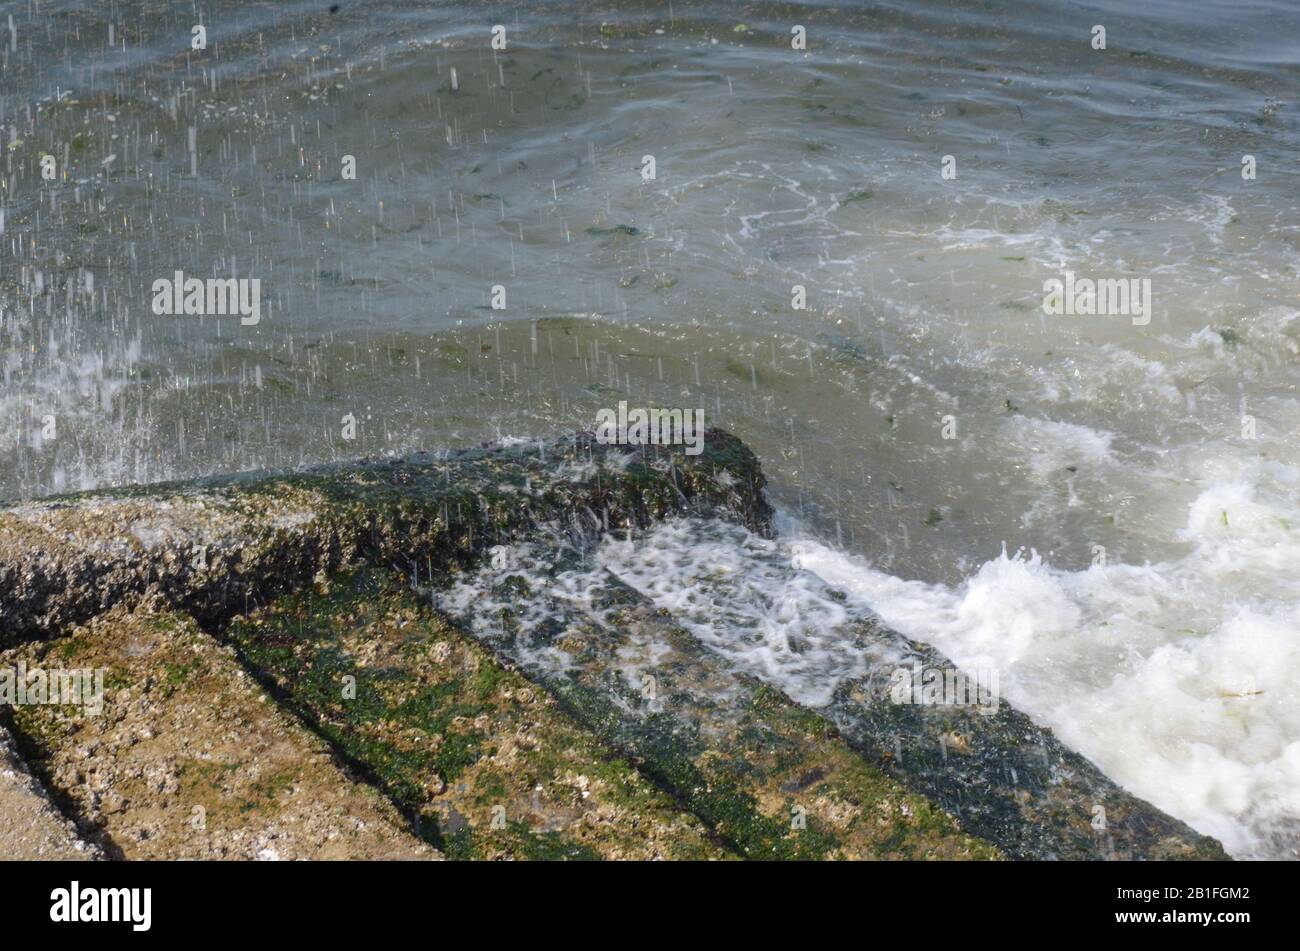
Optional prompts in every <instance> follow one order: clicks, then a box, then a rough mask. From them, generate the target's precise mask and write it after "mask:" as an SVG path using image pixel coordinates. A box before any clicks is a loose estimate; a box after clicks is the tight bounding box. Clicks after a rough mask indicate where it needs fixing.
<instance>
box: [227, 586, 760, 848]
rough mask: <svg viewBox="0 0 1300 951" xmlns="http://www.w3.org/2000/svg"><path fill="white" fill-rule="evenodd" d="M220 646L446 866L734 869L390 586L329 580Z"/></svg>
mask: <svg viewBox="0 0 1300 951" xmlns="http://www.w3.org/2000/svg"><path fill="white" fill-rule="evenodd" d="M226 637H227V638H229V640H230V641H231V642H232V643H233V644H235V645H237V646H238V648H239V650H240V652H241V654H242V655H243V656H244V657H245V659H246V660H247V661H248V662H249V663H250V664H251V665H252V666H253V667H254V669H258V670H261V671H264V672H265V673H266V674H267V675H268V676H269V677H270V678H271V680H272V682H273V683H274V684H275V686H276V688H278V691H279V692H280V693H281V694H282V695H283V696H285V697H286V699H287V701H288V703H289V704H290V705H291V706H292V707H293V708H294V709H295V710H297V711H298V712H299V713H300V714H301V715H302V716H303V717H304V719H305V720H307V721H308V722H310V723H312V724H313V725H314V726H315V727H316V729H317V730H319V731H320V732H321V733H322V734H323V735H324V736H326V737H328V738H329V739H330V740H331V741H332V742H333V743H334V744H335V746H336V747H337V748H339V749H341V750H342V751H344V753H345V754H346V755H347V756H348V757H349V758H350V759H352V760H353V761H355V762H357V763H358V764H360V765H361V766H362V767H363V768H364V769H365V770H366V771H367V772H368V773H369V774H370V775H372V776H373V777H374V778H375V782H376V784H377V785H378V786H379V788H381V789H383V790H384V791H385V792H386V793H387V794H388V795H389V796H390V797H391V798H392V799H393V801H394V802H396V803H397V804H398V805H399V806H400V807H401V808H402V809H403V810H404V811H406V812H407V813H408V814H409V815H412V816H414V817H415V818H416V827H417V828H419V829H420V830H421V832H422V834H424V835H425V837H426V838H428V839H429V840H430V841H431V842H434V843H436V844H437V845H438V846H439V847H440V848H442V849H444V850H445V851H446V852H447V854H448V855H449V856H451V857H453V858H479V859H500V858H519V859H532V858H560V859H586V858H600V859H692V860H700V859H725V858H736V857H738V856H736V855H735V854H734V853H733V852H731V851H729V850H727V849H725V848H723V847H722V846H720V845H719V844H717V843H716V842H715V841H714V840H713V839H712V837H711V836H710V834H709V831H708V830H707V829H706V828H705V827H704V825H703V823H701V822H700V820H699V819H697V818H696V817H695V816H693V815H691V814H690V813H689V812H686V811H684V810H682V809H681V808H680V807H679V805H678V804H677V803H676V802H674V801H673V799H672V798H671V797H670V796H668V795H666V794H665V793H663V792H662V791H660V790H659V789H657V788H656V787H655V786H654V785H653V784H652V783H651V782H650V781H649V780H648V779H647V778H646V777H645V776H643V775H642V774H641V773H640V772H638V771H637V770H636V768H635V767H634V766H633V765H632V764H631V763H629V762H628V761H627V760H626V759H625V758H623V757H621V756H618V755H616V754H615V753H614V752H613V751H611V750H610V749H609V748H608V747H606V746H605V745H604V744H603V743H601V742H600V741H599V740H598V739H596V737H594V736H593V735H592V734H591V733H589V732H587V731H585V730H584V729H582V727H581V726H579V725H578V724H577V723H576V722H574V720H573V719H572V718H570V717H569V716H567V715H566V714H565V713H564V712H563V711H561V710H560V708H559V705H558V704H557V703H556V701H555V700H554V698H552V697H551V696H550V695H549V694H547V693H546V691H544V690H541V689H539V688H538V687H536V686H535V685H533V684H531V683H530V682H529V681H527V680H525V679H524V678H523V677H522V676H520V675H519V674H518V673H516V672H515V671H513V670H510V669H507V668H506V667H504V666H502V665H501V664H499V663H498V662H497V661H496V660H494V659H493V658H492V656H491V655H490V654H489V652H488V651H486V650H485V649H484V648H483V647H482V646H481V645H480V644H479V643H478V642H477V641H475V640H474V639H473V638H471V637H467V636H466V635H465V634H463V633H461V632H459V631H457V630H455V629H453V628H451V627H449V626H448V625H447V624H446V623H445V622H444V621H442V620H441V619H440V618H438V617H437V616H435V614H434V613H433V612H432V611H431V610H430V609H429V608H428V606H427V605H426V604H424V603H422V602H421V600H420V599H418V598H416V597H415V596H413V595H412V594H411V593H410V591H409V590H407V589H405V588H404V587H403V586H401V585H400V584H399V583H398V579H397V578H395V577H394V576H392V575H391V574H390V573H389V572H386V571H382V570H366V571H363V572H358V573H354V574H352V575H346V576H335V577H333V578H331V579H329V581H327V582H324V583H322V584H320V585H317V586H315V587H314V589H312V590H309V591H304V592H301V593H299V594H296V595H289V596H286V597H284V598H281V599H280V600H278V601H277V602H276V603H275V604H274V605H272V606H270V607H268V608H265V609H263V610H261V611H257V612H254V613H253V614H251V615H248V616H246V617H239V618H236V619H235V620H234V621H233V622H232V623H231V625H230V627H229V628H228V629H227V631H226Z"/></svg>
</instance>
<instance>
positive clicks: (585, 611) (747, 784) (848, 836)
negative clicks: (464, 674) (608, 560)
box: [433, 536, 999, 859]
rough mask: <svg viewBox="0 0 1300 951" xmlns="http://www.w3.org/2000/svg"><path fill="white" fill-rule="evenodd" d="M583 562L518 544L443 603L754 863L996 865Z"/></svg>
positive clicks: (824, 729)
mask: <svg viewBox="0 0 1300 951" xmlns="http://www.w3.org/2000/svg"><path fill="white" fill-rule="evenodd" d="M585 553H586V549H585V547H584V546H577V547H569V546H568V545H567V542H566V540H565V539H564V538H561V537H559V536H556V537H553V538H552V539H550V540H549V541H547V542H541V541H536V540H535V541H531V542H527V543H523V544H522V545H519V546H515V547H513V548H511V549H510V550H509V551H508V552H506V553H504V554H502V553H498V554H499V555H501V557H498V558H496V559H495V562H496V563H495V564H492V563H489V564H485V565H483V566H481V567H479V568H478V569H476V570H474V571H471V572H467V573H465V574H464V575H462V576H460V577H459V578H458V579H457V580H456V582H455V584H454V585H452V586H451V587H450V588H447V589H443V590H440V591H435V592H433V598H434V600H435V603H436V604H437V605H438V606H439V607H440V608H441V609H443V610H444V611H446V612H447V613H448V614H449V615H451V616H453V617H455V618H457V619H458V621H459V623H461V624H462V625H464V627H465V628H466V629H467V630H468V631H470V632H471V633H473V635H474V636H475V637H476V638H478V639H479V640H481V641H482V642H483V643H485V644H487V645H489V646H490V647H491V648H492V649H493V650H494V651H496V652H497V653H498V654H499V655H501V656H503V657H506V658H509V659H510V661H512V662H513V663H515V664H517V665H518V666H519V667H520V669H521V670H522V671H523V672H524V673H525V674H526V675H527V676H528V677H529V678H530V679H532V680H535V681H536V682H538V683H540V684H543V685H545V686H546V687H547V688H548V689H549V690H550V691H551V692H553V693H554V694H555V695H556V696H557V697H559V698H560V699H561V701H562V702H563V703H564V705H565V707H566V708H567V709H568V710H569V711H571V712H572V714H573V716H574V718H575V719H577V720H578V721H579V722H581V723H582V724H583V725H584V726H586V727H587V728H588V729H590V730H591V731H593V732H594V733H596V734H597V735H599V736H600V737H602V738H603V739H604V740H606V741H607V742H608V743H610V744H611V745H613V746H615V747H617V748H618V749H620V750H623V751H625V752H626V753H627V754H628V755H630V756H632V757H634V758H635V759H636V761H637V762H638V763H639V764H641V767H642V769H644V770H645V771H646V772H647V773H649V774H650V775H652V776H654V777H655V778H656V779H657V780H658V781H659V782H660V783H661V784H662V785H663V786H664V787H665V788H666V789H668V790H669V791H671V792H672V793H673V794H674V795H675V796H676V797H677V798H678V799H679V800H680V801H681V802H682V803H683V804H685V806H686V807H687V808H689V809H690V810H691V811H692V812H693V813H695V814H696V815H697V816H699V817H700V818H701V819H703V820H704V821H705V822H707V823H708V824H709V825H710V826H711V827H712V828H713V829H714V830H716V832H717V834H718V835H719V836H721V837H722V838H723V839H725V840H726V841H727V842H729V843H731V844H732V845H733V846H734V847H735V848H736V849H737V850H739V851H740V852H741V853H742V854H743V855H745V856H746V857H749V858H761V859H824V858H843V859H865V858H886V859H972V858H983V859H988V858H996V857H998V856H999V852H998V850H997V849H996V848H995V847H994V846H992V845H990V844H989V843H988V842H985V841H982V840H981V839H979V838H977V837H975V836H972V835H969V834H967V833H966V832H964V831H963V830H962V829H961V828H960V827H959V825H958V823H957V822H956V821H955V820H954V819H953V818H952V817H951V816H949V815H948V814H946V813H945V812H944V811H943V810H941V809H939V808H937V807H935V806H934V805H933V804H932V803H931V802H930V801H929V800H927V799H926V798H925V797H924V796H922V795H919V794H917V793H915V792H912V791H909V790H908V789H906V788H905V787H904V786H903V785H901V784H900V783H898V782H897V781H895V780H893V779H891V778H889V777H888V776H886V775H885V774H883V773H882V772H880V771H879V770H878V769H876V768H875V767H874V766H872V765H870V764H869V763H867V762H866V761H865V760H863V759H862V758H861V757H860V756H859V755H857V754H856V753H855V752H854V751H853V750H851V749H850V748H849V747H848V746H847V745H846V744H845V743H844V742H843V740H842V739H840V738H839V737H838V736H837V735H836V731H835V729H834V727H833V726H832V724H831V723H830V722H828V721H827V720H825V719H823V718H822V717H821V716H819V715H817V714H816V713H813V712H810V711H808V710H806V709H803V708H801V707H799V706H797V705H796V704H794V703H792V702H791V701H790V700H789V699H788V698H787V697H785V696H784V695H783V694H781V693H780V691H777V690H774V689H772V688H770V687H767V686H765V685H763V684H762V683H760V682H759V681H758V680H757V679H755V678H753V677H750V676H748V675H746V674H743V673H741V672H739V671H738V670H736V669H735V668H734V667H733V666H732V665H731V664H730V663H729V662H727V661H726V660H725V659H723V658H721V657H720V656H718V655H717V654H715V653H713V652H711V651H709V650H707V649H706V648H704V647H703V646H702V645H701V644H700V643H699V642H698V641H697V640H696V639H695V638H694V637H692V636H691V635H690V634H688V633H687V632H686V631H684V630H683V629H682V628H680V627H679V626H677V625H675V624H674V623H672V621H671V619H670V618H668V617H666V616H665V615H664V614H662V613H661V612H658V611H656V610H655V608H654V607H653V606H652V605H651V604H649V602H647V601H646V599H645V598H643V597H642V596H641V595H639V594H638V593H637V592H635V591H633V590H632V589H631V588H629V587H627V586H626V585H624V584H622V583H621V582H619V581H618V580H617V579H616V578H614V577H613V576H612V575H610V574H609V573H608V572H605V571H603V570H602V569H600V568H599V567H598V566H595V565H594V564H592V563H591V562H590V561H587V560H585V558H584V555H585Z"/></svg>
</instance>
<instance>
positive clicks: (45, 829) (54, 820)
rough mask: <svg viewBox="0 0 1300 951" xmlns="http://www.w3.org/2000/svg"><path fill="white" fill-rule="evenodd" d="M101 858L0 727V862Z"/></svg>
mask: <svg viewBox="0 0 1300 951" xmlns="http://www.w3.org/2000/svg"><path fill="white" fill-rule="evenodd" d="M98 858H103V852H102V851H101V850H100V848H99V847H98V846H96V845H95V844H93V843H91V842H87V841H86V840H85V839H83V838H82V837H81V835H80V834H79V833H78V832H77V828H76V826H75V825H74V824H73V823H72V822H71V821H69V820H68V819H66V818H65V817H64V816H63V814H62V813H60V812H59V810H58V807H57V806H56V805H55V804H54V802H53V801H52V800H51V798H50V795H49V793H48V792H47V791H46V790H45V788H44V787H43V786H42V785H41V784H40V782H39V781H38V780H37V779H36V778H35V777H34V776H32V774H31V772H30V771H29V770H28V769H27V766H26V765H25V764H24V763H23V761H22V757H20V756H19V755H18V750H17V749H16V747H15V745H14V741H13V737H12V736H11V735H10V733H9V731H8V730H7V729H6V728H5V727H4V726H3V725H0V861H27V860H39V861H43V862H49V861H56V860H80V861H84V860H86V859H98Z"/></svg>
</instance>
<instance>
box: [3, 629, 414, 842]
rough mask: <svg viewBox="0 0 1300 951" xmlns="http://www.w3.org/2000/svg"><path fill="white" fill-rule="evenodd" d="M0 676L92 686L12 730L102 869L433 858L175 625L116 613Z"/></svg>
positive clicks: (21, 652)
mask: <svg viewBox="0 0 1300 951" xmlns="http://www.w3.org/2000/svg"><path fill="white" fill-rule="evenodd" d="M0 662H2V663H3V664H5V665H10V666H15V667H16V665H17V664H18V663H20V662H21V663H23V664H24V665H25V666H26V668H27V670H28V671H31V670H33V669H39V670H42V671H52V670H70V669H75V670H91V671H102V672H103V674H104V676H103V680H102V683H103V687H104V691H103V693H102V695H100V696H99V697H98V698H91V697H87V696H85V695H83V696H81V697H80V698H79V699H80V700H81V701H82V702H81V703H80V705H76V706H73V705H67V704H63V705H58V706H56V705H50V704H44V703H27V704H24V705H20V706H16V707H14V708H13V719H14V724H15V729H16V731H17V733H18V735H19V737H20V740H21V742H22V745H23V747H24V752H25V753H26V754H27V755H28V757H29V758H30V761H31V762H32V763H33V765H34V767H35V770H36V771H37V772H38V773H39V774H41V775H42V777H43V778H45V779H46V781H47V782H48V784H49V786H50V787H51V788H52V790H54V791H55V792H56V793H57V795H58V796H59V797H60V798H61V799H62V800H63V802H64V803H65V804H66V807H67V808H68V811H69V812H70V813H72V814H75V815H76V816H77V817H78V819H79V820H80V824H81V826H82V829H83V831H84V832H85V833H86V834H87V836H88V837H89V838H91V839H93V840H94V841H96V842H97V843H99V845H101V846H102V847H103V848H104V850H105V851H106V852H107V853H108V854H109V855H110V856H112V857H117V858H131V859H197V858H220V859H299V858H306V859H343V858H359V859H366V858H369V859H395V858H401V859H422V858H423V859H427V858H437V857H438V853H437V852H436V850H434V849H433V848H431V847H430V846H429V845H428V844H426V843H424V842H422V841H420V840H419V839H417V838H416V837H415V836H414V835H412V834H411V833H410V832H409V831H408V829H407V827H406V823H405V822H404V821H403V819H402V817H401V815H400V814H399V813H398V812H397V810H396V809H394V808H393V806H392V805H391V804H390V803H388V802H387V801H386V800H385V799H384V798H383V797H382V796H380V795H379V794H378V793H376V792H375V790H374V789H372V788H370V787H368V786H366V785H364V784H361V783H358V782H357V781H355V780H354V779H353V778H352V777H351V776H349V775H348V774H347V773H345V772H344V771H343V770H342V769H340V767H339V766H338V765H337V764H336V763H335V761H334V758H333V756H332V754H331V751H330V749H329V747H328V746H327V745H326V744H325V743H323V742H322V741H321V740H320V739H319V738H317V737H315V736H313V735H312V734H311V733H310V732H308V731H307V730H305V729H304V728H303V727H302V726H301V724H299V723H298V722H297V721H296V720H295V719H294V718H293V717H292V716H290V715H289V714H287V713H286V712H285V711H283V710H281V709H279V708H278V707H277V706H276V705H275V704H274V703H272V702H270V700H269V698H268V697H267V695H266V694H265V692H264V691H263V690H262V689H261V688H260V687H259V686H258V685H257V683H256V682H255V681H254V680H253V679H252V678H251V677H249V676H248V675H247V673H246V672H245V671H244V670H243V668H242V667H241V666H240V665H239V663H238V661H237V660H236V659H235V657H234V655H233V652H232V651H231V650H230V649H229V648H225V647H222V646H220V645H218V644H217V643H216V642H215V641H213V640H212V639H211V638H210V637H208V636H207V635H206V634H204V633H203V632H202V631H200V630H199V629H198V628H197V627H196V626H195V624H194V622H193V621H192V620H190V619H189V618H187V617H185V616H184V615H180V614H176V613H158V614H151V613H147V612H145V611H144V610H140V611H137V612H135V613H128V612H127V611H126V610H125V609H123V608H117V609H114V610H113V611H111V612H109V613H107V614H105V615H103V616H102V617H100V618H97V619H96V620H95V621H94V622H92V623H91V624H89V625H88V626H86V627H84V628H81V629H78V630H77V631H76V632H74V633H73V634H72V635H71V636H69V637H66V638H63V639H61V640H58V641H54V642H44V643H40V644H28V645H25V646H23V647H19V648H14V649H11V650H9V651H7V652H5V654H4V655H0ZM60 699H64V698H60Z"/></svg>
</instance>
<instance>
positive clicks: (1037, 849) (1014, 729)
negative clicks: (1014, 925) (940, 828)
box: [824, 622, 1228, 860]
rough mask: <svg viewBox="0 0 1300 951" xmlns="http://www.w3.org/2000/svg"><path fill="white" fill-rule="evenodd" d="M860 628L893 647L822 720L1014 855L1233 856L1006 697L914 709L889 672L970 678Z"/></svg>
mask: <svg viewBox="0 0 1300 951" xmlns="http://www.w3.org/2000/svg"><path fill="white" fill-rule="evenodd" d="M857 628H858V629H857V630H856V631H854V632H846V636H848V635H849V634H850V633H851V634H853V636H855V637H856V638H857V639H858V640H859V641H862V642H869V641H875V642H877V643H880V644H881V645H887V651H886V652H887V654H888V656H890V658H891V661H890V662H889V664H888V665H884V666H883V667H882V669H880V670H878V671H877V672H876V674H875V675H874V676H868V677H863V678H855V679H852V680H846V681H844V682H843V683H841V684H840V685H839V687H838V688H837V689H836V691H835V694H834V697H833V698H832V700H831V703H830V704H829V705H828V706H827V708H826V709H825V711H824V712H825V714H826V716H827V717H828V718H829V719H830V720H832V721H833V722H834V723H835V724H836V725H837V726H838V727H839V729H840V730H841V731H842V732H843V734H844V736H845V738H846V739H848V741H849V742H850V743H851V744H852V745H853V746H854V747H855V748H857V749H859V750H861V751H862V752H863V753H864V755H866V756H868V757H869V758H870V759H871V760H872V761H873V762H877V763H879V764H880V765H881V767H882V768H883V769H885V770H886V771H887V772H889V773H890V774H891V775H893V776H896V777H898V778H899V779H900V780H902V781H903V782H905V783H907V785H908V786H909V787H910V788H912V789H916V790H918V791H920V792H923V793H925V794H926V795H927V796H929V797H930V798H931V799H932V800H933V801H935V802H937V803H941V804H942V805H943V807H944V808H945V809H947V810H949V811H950V812H952V813H953V814H954V815H956V816H958V817H959V818H960V819H961V821H962V824H963V825H964V826H965V827H966V828H968V829H970V830H971V831H973V832H977V833H979V834H980V835H982V836H985V837H986V838H989V839H991V840H993V841H995V842H997V843H998V844H999V845H1000V846H1001V847H1002V848H1003V849H1005V850H1006V852H1007V853H1008V854H1009V855H1011V856H1012V857H1015V858H1033V859H1102V860H1112V859H1135V858H1140V859H1219V860H1223V859H1227V858H1228V856H1227V854H1226V853H1225V852H1224V851H1223V848H1222V847H1221V846H1220V845H1219V843H1218V842H1216V841H1215V840H1214V839H1212V838H1210V837H1209V836H1204V835H1201V834H1200V833H1198V832H1196V831H1195V830H1194V829H1192V828H1191V827H1189V826H1188V825H1186V824H1185V823H1183V822H1180V821H1178V820H1177V819H1174V818H1173V817H1171V816H1168V815H1166V814H1165V813H1163V812H1161V811H1160V810H1159V809H1156V808H1155V807H1154V806H1152V805H1151V804H1150V803H1147V802H1144V801H1143V800H1141V799H1138V798H1137V797H1135V796H1133V795H1131V794H1129V793H1127V792H1125V791H1124V790H1123V789H1121V788H1120V787H1119V786H1118V785H1116V784H1115V783H1114V782H1112V781H1111V780H1110V779H1108V778H1107V777H1106V776H1105V774H1103V773H1102V772H1101V770H1099V769H1098V768H1097V767H1096V766H1094V765H1093V764H1092V763H1091V762H1089V761H1088V760H1087V759H1085V758H1084V757H1082V756H1080V755H1079V754H1078V753H1076V752H1074V751H1073V750H1071V749H1069V748H1067V747H1066V746H1065V745H1064V744H1062V743H1061V742H1060V741H1059V740H1057V739H1056V737H1055V736H1053V735H1052V732H1051V731H1050V730H1047V729H1045V728H1043V727H1041V726H1039V725H1038V724H1036V723H1034V722H1033V720H1031V719H1030V718H1029V717H1027V716H1025V715H1024V714H1023V713H1021V712H1020V711H1019V710H1016V709H1015V708H1014V707H1012V706H1011V705H1010V704H1008V703H1006V702H1005V701H999V702H996V703H987V702H985V703H980V702H963V703H926V702H911V701H912V699H913V698H912V693H913V685H912V684H911V683H907V682H904V683H903V684H902V688H903V689H902V690H901V691H900V690H899V689H898V688H899V686H900V684H899V682H898V681H897V680H891V679H890V677H889V676H887V674H888V673H890V672H901V673H902V674H904V675H906V674H907V672H908V671H909V669H911V670H916V671H925V672H926V674H927V675H930V676H933V677H934V678H935V679H936V680H938V681H939V682H941V683H942V682H947V683H949V684H954V685H959V684H963V680H962V679H961V678H962V677H963V676H964V675H961V674H960V673H959V672H958V670H957V668H956V667H954V666H953V664H952V663H951V662H950V661H949V660H948V659H947V658H945V657H943V655H941V654H940V653H939V652H938V651H935V650H934V649H932V648H929V647H926V646H924V645H921V644H917V643H916V642H914V641H912V640H910V639H908V638H905V637H903V636H902V635H901V634H898V633H897V632H895V631H891V630H889V629H888V628H886V627H884V626H883V625H881V624H878V623H874V622H863V623H860V624H858V625H857ZM939 678H942V679H941V680H940V679H939ZM965 692H967V693H968V692H970V690H969V687H967V688H966V691H965ZM895 694H899V695H901V696H902V697H903V699H904V701H905V702H898V701H899V696H895ZM915 699H916V700H918V701H919V700H920V699H921V698H919V697H917V698H915ZM973 699H974V700H976V701H978V697H976V698H973Z"/></svg>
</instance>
